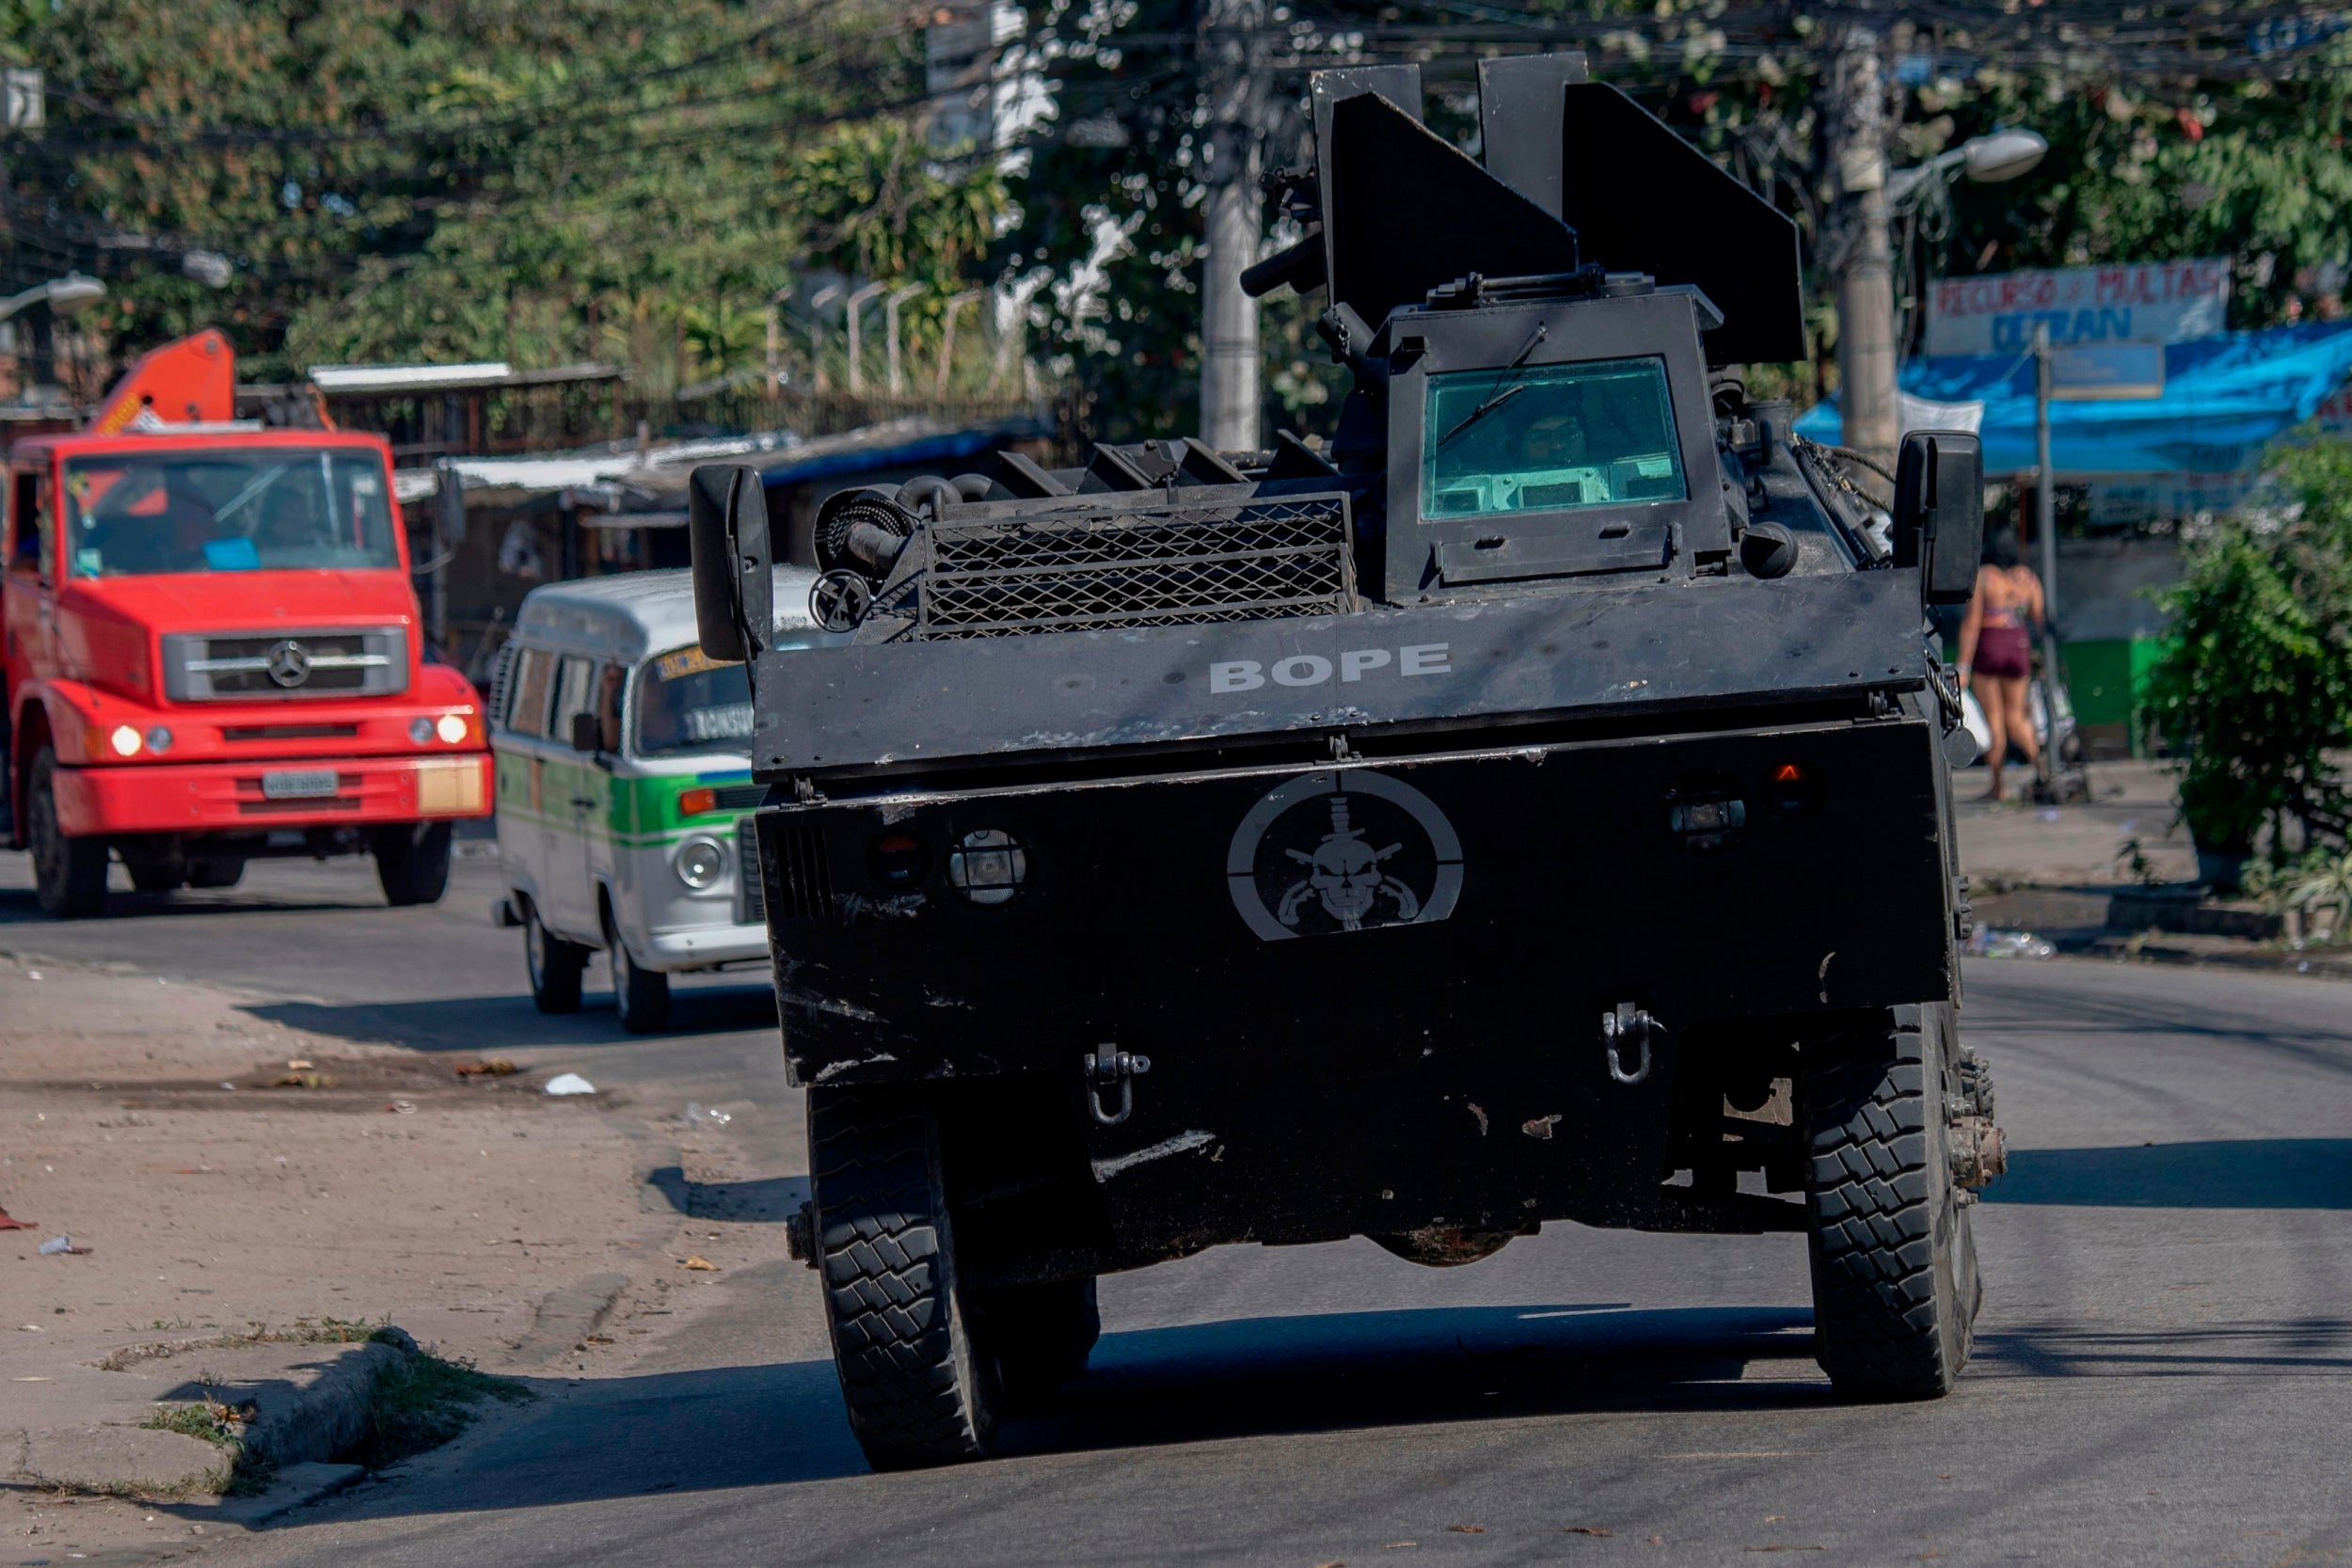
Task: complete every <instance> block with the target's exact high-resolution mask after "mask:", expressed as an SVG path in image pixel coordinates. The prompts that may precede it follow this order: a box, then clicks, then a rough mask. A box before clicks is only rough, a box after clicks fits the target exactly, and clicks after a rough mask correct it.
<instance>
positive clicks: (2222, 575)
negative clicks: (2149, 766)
mask: <svg viewBox="0 0 2352 1568" xmlns="http://www.w3.org/2000/svg"><path fill="white" fill-rule="evenodd" d="M2273 480H2274V484H2275V492H2274V493H2273V494H2271V495H2269V496H2267V497H2266V498H2265V503H2264V504H2263V505H2261V506H2258V507H2254V508H2249V510H2247V511H2245V512H2242V513H2240V514H2238V515H2234V516H2232V517H2230V518H2227V519H2225V520H2223V521H2221V522H2219V523H2217V524H2216V525H2215V526H2214V527H2213V528H2212V530H2211V531H2209V532H2208V533H2206V534H2205V536H2204V537H2202V538H2201V539H2199V540H2197V541H2195V542H2194V543H2193V544H2192V545H2191V546H2190V548H2189V551H2188V558H2187V569H2186V571H2185V575H2184V576H2183V578H2182V580H2181V581H2180V582H2179V584H2177V585H2176V586H2175V587H2173V588H2171V589H2170V590H2169V591H2167V592H2166V594H2164V595H2163V598H2162V603H2163V605H2164V608H2165V610H2166V611H2167V613H2168V614H2169V615H2170V616H2171V618H2172V640H2171V641H2169V643H2168V645H2167V647H2166V650H2165V653H2164V655H2163V657H2162V658H2161V659H2160V660H2159V662H2158V663H2157V665H2156V667H2155V669H2154V670H2153V673H2152V674H2151V678H2150V697H2151V701H2152V705H2153V709H2154V712H2155V715H2156V718H2157V721H2158V722H2159V723H2160V724H2162V725H2163V727H2164V730H2165V733H2166V734H2167V735H2168V736H2169V737H2170V738H2171V739H2172V740H2173V742H2174V743H2175V744H2176V745H2179V746H2182V747H2185V750H2186V752H2187V760H2186V762H2185V765H2184V768H2183V770H2182V776H2181V812H2182V815H2183V816H2184V817H2185V818H2186V820H2187V822H2188V826H2189V831H2190V832H2192V833H2194V834H2195V835H2196V837H2197V841H2198V843H2199V844H2201V845H2202V846H2204V847H2208V848H2210V849H2214V850H2216V851H2219V852H2225V853H2241V854H2242V853H2246V852H2249V851H2250V850H2251V849H2252V848H2253V847H2254V846H2255V843H2256V840H2257V838H2258V836H2259V835H2260V834H2261V832H2262V830H2263V829H2264V827H2265V825H2267V826H2269V827H2270V828H2271V829H2272V830H2273V833H2272V839H2271V849H2272V854H2273V855H2274V857H2279V856H2283V855H2285V853H2286V851H2287V847H2288V846H2287V842H2286V836H2285V835H2284V834H2283V833H2281V832H2278V831H2277V830H2279V829H2280V828H2281V827H2283V826H2285V825H2286V824H2287V823H2288V822H2290V821H2292V822H2294V823H2295V824H2296V826H2298V827H2299V828H2300V830H2301V832H2302V835H2303V838H2304V841H2305V843H2306V845H2307V846H2308V845H2312V844H2316V843H2318V842H2319V841H2321V840H2324V839H2332V840H2334V841H2335V842H2336V843H2337V844H2339V845H2342V844H2343V843H2344V838H2345V835H2346V830H2347V828H2348V827H2352V794H2348V793H2347V791H2346V789H2345V787H2344V780H2343V779H2342V777H2341V776H2340V775H2339V774H2338V773H2337V771H2336V770H2335V768H2333V767H2332V766H2331V764H2330V761H2329V759H2328V752H2330V751H2332V750H2335V749H2338V748H2342V747H2344V746H2347V745H2352V443H2345V442H2343V441H2322V442H2315V443H2313V444H2312V445H2309V446H2304V447H2297V448H2295V449H2292V450H2290V451H2287V452H2286V453H2285V454H2284V456H2283V457H2282V458H2281V459H2280V464H2279V468H2278V471H2277V473H2276V474H2275V475H2274V476H2273Z"/></svg>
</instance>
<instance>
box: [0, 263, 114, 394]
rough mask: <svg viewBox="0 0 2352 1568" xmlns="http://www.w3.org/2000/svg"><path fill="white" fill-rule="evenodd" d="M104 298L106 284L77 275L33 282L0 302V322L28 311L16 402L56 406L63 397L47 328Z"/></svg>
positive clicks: (53, 344) (52, 342) (75, 273)
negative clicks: (26, 342) (26, 345)
mask: <svg viewBox="0 0 2352 1568" xmlns="http://www.w3.org/2000/svg"><path fill="white" fill-rule="evenodd" d="M105 297H106V285H105V284H103V283H101V282H100V281H99V280H98V279H97V278H95V277H86V276H84V275H83V274H81V273H78V272H70V273H67V274H66V275H65V276H64V277H53V278H50V279H49V280H48V281H47V282H45V283H36V284H34V285H33V286H32V287H31V288H29V289H26V290H24V292H23V293H13V294H10V295H9V296H8V298H6V299H0V322H6V321H11V320H13V319H14V318H15V317H17V316H19V315H21V314H24V312H26V311H30V312H32V313H31V315H30V316H29V317H28V318H27V321H26V325H28V326H30V327H31V328H32V331H31V337H32V340H33V341H32V344H31V352H30V353H28V354H27V355H26V356H24V357H25V361H26V363H25V367H24V369H25V376H24V389H23V390H22V391H20V392H19V393H18V394H17V397H18V401H19V402H20V403H22V404H25V405H27V406H32V405H39V406H42V407H47V406H49V405H51V404H60V403H62V402H64V400H65V394H64V393H63V392H62V391H60V390H59V389H58V388H57V387H56V384H55V383H56V340H55V338H54V337H53V336H52V335H51V332H50V327H51V326H52V325H54V324H55V323H56V321H57V319H58V318H59V317H61V316H70V315H72V314H73V313H74V312H75V311H76V310H79V309H82V308H83V307H84V306H86V305H89V304H91V303H92V302H94V301H97V300H101V299H103V298H105Z"/></svg>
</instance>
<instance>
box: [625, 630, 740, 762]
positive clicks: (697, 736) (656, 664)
mask: <svg viewBox="0 0 2352 1568" xmlns="http://www.w3.org/2000/svg"><path fill="white" fill-rule="evenodd" d="M751 739H752V688H751V683H750V681H748V680H747V679H745V678H744V674H743V667H742V666H741V665H740V664H722V663H720V662H719V661H718V660H716V659H714V658H712V657H709V656H708V655H707V654H706V653H704V652H703V651H702V650H701V649H700V648H680V649H678V650H677V651H675V653H667V654H660V655H658V656H656V657H653V658H650V659H647V660H646V661H645V666H644V670H643V671H641V672H640V673H639V674H638V677H637V754H638V755H640V756H647V757H664V756H676V755H679V754H682V753H684V752H741V751H744V750H747V749H748V748H749V747H750V745H751Z"/></svg>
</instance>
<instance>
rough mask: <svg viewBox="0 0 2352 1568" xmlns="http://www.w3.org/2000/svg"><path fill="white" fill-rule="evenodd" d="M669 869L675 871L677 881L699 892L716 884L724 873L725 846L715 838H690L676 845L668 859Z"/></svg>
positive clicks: (725, 864)
mask: <svg viewBox="0 0 2352 1568" xmlns="http://www.w3.org/2000/svg"><path fill="white" fill-rule="evenodd" d="M670 869H671V870H673V871H675V872H676V873H677V879H678V880H679V881H681V882H684V883H685V884H686V885H687V886H688V887H690V888H692V889H693V890H694V891H695V892H696V893H701V892H702V891H704V890H705V889H707V888H709V887H712V886H714V885H716V883H717V882H718V880H719V879H720V878H722V877H723V876H725V875H726V870H727V852H726V849H725V847H724V846H723V845H721V844H720V843H719V841H718V840H717V839H712V838H690V839H688V840H687V841H686V842H685V843H683V844H681V845H679V846H678V847H677V853H676V855H675V856H674V857H672V859H671V861H670Z"/></svg>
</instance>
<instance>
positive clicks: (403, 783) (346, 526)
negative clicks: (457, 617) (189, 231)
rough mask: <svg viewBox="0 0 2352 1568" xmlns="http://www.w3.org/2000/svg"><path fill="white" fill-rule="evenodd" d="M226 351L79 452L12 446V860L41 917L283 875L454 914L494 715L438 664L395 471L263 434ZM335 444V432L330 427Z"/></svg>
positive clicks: (360, 452) (342, 439) (364, 451)
mask: <svg viewBox="0 0 2352 1568" xmlns="http://www.w3.org/2000/svg"><path fill="white" fill-rule="evenodd" d="M235 364H236V362H235V358H234V356H233V355H231V353H230V348H229V344H228V341H226V340H225V339H223V338H222V337H221V335H220V334H219V333H217V332H211V331H207V332H201V333H199V334H197V335H196V336H194V337H192V338H186V339H183V340H181V341H178V342H175V343H172V344H169V345H167V346H166V347H164V348H161V349H158V350H156V351H154V352H153V353H151V354H150V355H148V356H146V357H145V358H143V359H141V360H140V361H139V362H138V364H136V365H135V366H134V367H133V368H132V370H131V371H130V372H129V373H128V374H127V375H126V376H125V377H124V378H123V380H122V382H121V384H120V385H119V386H118V387H117V388H115V390H114V392H113V393H112V394H111V395H110V396H109V397H108V399H107V401H106V402H105V403H104V404H102V405H101V407H100V408H99V410H98V412H97V413H96V414H95V415H93V416H92V417H91V418H90V419H89V420H87V422H86V423H84V424H83V425H82V426H81V427H80V428H79V429H76V430H72V431H66V432H57V433H51V434H44V435H37V436H25V437H22V438H20V439H18V440H17V441H15V442H14V443H13V444H12V445H11V446H10V447H9V449H8V453H7V456H6V459H5V466H6V486H5V496H4V497H0V502H4V503H5V521H0V646H4V647H5V663H0V676H5V689H6V695H7V703H6V705H5V708H0V808H5V815H4V816H0V821H4V822H5V836H4V839H0V841H4V842H5V843H6V844H7V845H8V847H12V848H20V849H29V850H30V851H31V853H32V859H33V870H34V882H35V885H36V888H37V891H38V894H39V897H40V907H41V908H42V909H43V910H45V911H48V912H49V913H50V914H52V915H57V916H65V917H72V916H83V915H94V914H98V913H100V912H102V911H103V909H104V906H105V901H106V877H107V867H108V864H109V863H110V861H111V860H114V859H119V860H120V861H121V862H122V863H123V865H124V867H125V869H126V870H127V871H128V872H129V874H130V878H131V881H132V884H133V885H134V886H135V887H137V888H138V889H140V890H141V891H143V892H168V891H170V890H172V889H175V888H179V887H183V886H185V887H215V888H216V887H227V886H230V885H231V884H233V883H234V882H235V881H236V880H237V879H238V878H240V877H241V876H243V875H244V872H245V863H246V862H247V861H249V860H253V859H256V858H259V857H263V856H293V855H300V856H311V857H324V856H327V855H335V854H369V855H373V857H374V859H375V868H376V875H377V879H379V880H380V881H381V882H382V884H383V888H384V895H385V896H386V897H387V898H388V899H389V900H390V901H391V902H392V903H394V904H396V905H400V904H429V903H433V902H435V901H436V900H437V899H438V898H439V897H440V896H441V894H442V891H443V889H444V888H445V887H446V886H447V884H448V880H449V856H450V835H451V829H452V825H453V823H454V822H456V821H457V820H460V819H462V818H466V817H479V816H488V815H489V812H490V805H491V789H490V778H491V762H490V753H489V750H488V745H487V741H486V739H485V735H484V732H483V707H482V702H481V699H480V697H479V696H478V695H477V694H476V692H475V691H474V689H473V687H472V686H471V685H470V684H469V683H468V681H467V680H466V678H465V677H464V676H463V675H462V674H460V673H458V672H457V671H455V670H453V669H451V668H449V667H448V666H447V665H445V664H441V663H438V662H436V661H434V660H431V659H429V658H428V657H426V649H425V647H424V639H423V636H422V633H421V628H422V617H421V612H420V610H419V607H418V603H417V595H416V591H415V589H414V587H413V586H412V585H411V583H410V580H409V575H408V572H409V567H408V551H407V543H406V536H405V531H404V529H403V528H402V526H401V517H400V511H399V508H398V506H397V505H396V504H395V502H394V499H393V496H392V471H391V450H390V448H389V447H388V446H387V445H386V444H385V443H384V442H383V441H382V440H381V439H379V438H377V437H375V436H362V435H355V434H350V433H347V432H339V431H334V430H331V429H326V428H296V427H293V426H280V425H265V424H263V423H261V422H259V421H252V420H237V419H235V418H234V415H235V388H236V370H235ZM322 422H323V421H322Z"/></svg>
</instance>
